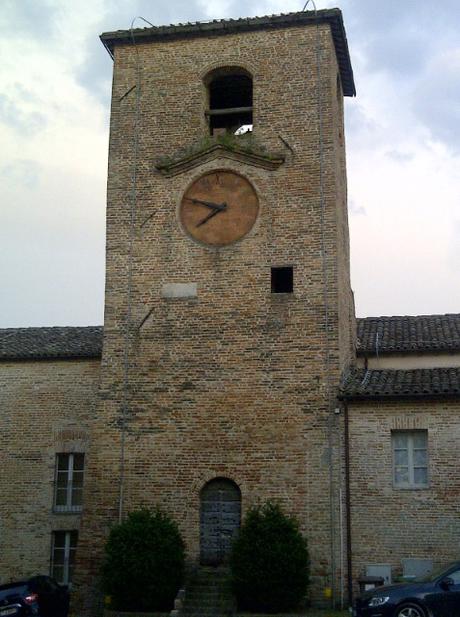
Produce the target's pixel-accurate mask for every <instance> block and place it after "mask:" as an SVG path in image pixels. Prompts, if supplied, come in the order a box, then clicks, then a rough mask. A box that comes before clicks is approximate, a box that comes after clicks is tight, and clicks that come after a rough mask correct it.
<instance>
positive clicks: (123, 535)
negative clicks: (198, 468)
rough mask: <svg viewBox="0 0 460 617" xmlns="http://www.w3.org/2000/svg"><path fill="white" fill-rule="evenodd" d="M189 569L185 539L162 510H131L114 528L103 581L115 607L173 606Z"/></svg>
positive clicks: (152, 608) (158, 608) (163, 608)
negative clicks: (185, 560) (185, 566)
mask: <svg viewBox="0 0 460 617" xmlns="http://www.w3.org/2000/svg"><path fill="white" fill-rule="evenodd" d="M183 573H184V542H183V540H182V537H181V535H180V533H179V529H178V527H177V525H176V523H175V522H174V521H173V520H172V519H171V518H170V517H169V516H168V515H167V514H165V513H164V512H162V511H161V510H158V509H157V510H154V511H151V510H146V509H144V510H138V511H135V512H131V513H130V514H129V515H128V517H127V519H126V520H125V521H123V522H122V523H121V524H119V525H116V526H114V527H112V529H111V531H110V535H109V538H108V540H107V544H106V546H105V560H104V564H103V568H102V582H103V588H104V591H105V593H107V594H108V595H109V596H110V597H111V606H112V607H113V608H114V609H116V610H127V611H166V610H171V608H172V606H173V604H174V598H175V596H176V593H177V591H178V589H179V587H180V584H181V582H182V578H183Z"/></svg>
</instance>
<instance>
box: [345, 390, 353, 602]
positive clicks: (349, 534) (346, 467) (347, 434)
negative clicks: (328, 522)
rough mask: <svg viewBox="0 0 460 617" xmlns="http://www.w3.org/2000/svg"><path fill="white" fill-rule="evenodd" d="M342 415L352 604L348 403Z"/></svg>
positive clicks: (349, 593)
mask: <svg viewBox="0 0 460 617" xmlns="http://www.w3.org/2000/svg"><path fill="white" fill-rule="evenodd" d="M344 417H345V508H346V519H347V570H348V585H347V587H348V605H349V606H352V604H353V579H352V573H353V562H352V550H351V505H350V500H351V494H350V431H349V415H348V404H347V403H346V401H345V402H344Z"/></svg>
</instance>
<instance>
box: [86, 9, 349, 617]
mask: <svg viewBox="0 0 460 617" xmlns="http://www.w3.org/2000/svg"><path fill="white" fill-rule="evenodd" d="M101 39H102V41H103V43H104V45H105V47H106V48H107V50H108V52H109V53H110V54H111V56H112V57H113V59H114V76H113V94H112V113H111V132H110V155H109V172H108V173H109V175H108V204H107V274H106V298H105V329H104V348H103V359H102V373H101V386H100V406H99V410H98V413H97V415H96V417H95V418H94V425H93V430H92V446H91V450H90V453H89V456H88V465H89V468H88V472H87V482H86V487H85V488H86V493H85V499H84V503H85V510H84V516H83V523H82V529H81V534H80V542H79V547H78V552H77V553H78V554H77V572H76V586H75V598H76V599H75V606H76V607H78V611H77V612H78V614H79V615H91V614H92V611H93V610H94V602H96V601H97V593H96V591H94V590H95V588H96V582H95V581H96V579H97V575H98V572H99V568H100V563H101V559H102V553H103V545H104V542H105V540H106V538H107V534H108V529H109V527H110V525H111V524H113V523H114V522H117V521H118V520H120V519H122V518H123V517H124V516H125V515H126V514H127V513H128V512H129V511H131V510H133V509H136V508H139V507H141V506H155V505H159V506H161V507H162V508H163V509H165V510H166V511H167V512H169V513H170V514H171V515H172V516H173V517H174V518H175V519H176V521H177V522H178V524H179V527H180V530H181V532H182V534H183V537H184V539H185V542H186V546H187V554H188V558H189V560H190V561H191V562H198V561H201V562H202V563H208V564H210V563H211V564H217V563H220V562H221V561H225V558H226V556H227V554H228V551H229V547H230V544H231V538H232V537H233V535H234V534H235V532H236V531H237V529H238V527H239V524H240V519H241V516H244V514H245V512H246V511H247V509H248V508H249V507H250V506H252V505H254V504H257V503H260V502H264V501H265V500H268V499H270V500H275V501H278V502H280V503H281V505H282V507H283V508H284V509H285V510H286V511H287V512H289V513H292V514H295V515H296V516H297V517H298V519H299V521H300V524H301V529H302V531H303V533H304V534H305V535H306V536H307V538H308V542H309V550H310V555H311V565H312V593H313V599H314V600H316V601H319V600H320V598H323V597H324V591H325V589H332V593H333V594H334V593H335V590H336V589H337V587H338V581H340V577H341V576H345V577H346V571H344V569H343V568H344V557H343V555H342V554H341V551H340V542H339V538H340V534H341V530H343V529H344V528H345V524H346V522H345V521H344V520H343V517H341V516H340V515H339V512H340V511H341V510H342V508H341V507H340V498H341V495H342V489H343V488H344V487H343V486H342V469H341V461H342V458H343V457H342V438H341V431H342V427H341V416H340V414H336V413H334V412H335V410H336V408H337V400H336V392H337V388H338V384H339V379H340V375H341V372H342V370H343V369H344V367H345V366H347V365H348V364H349V363H350V362H351V359H352V354H353V349H354V343H353V340H352V338H353V334H352V332H353V330H354V325H353V319H354V314H353V302H352V294H351V290H350V280H349V253H348V226H347V208H346V171H345V146H344V135H343V131H344V127H343V96H344V95H345V96H353V95H354V94H355V90H354V83H353V74H352V69H351V64H350V59H349V55H348V49H347V42H346V37H345V31H344V27H343V22H342V15H341V12H340V11H339V10H338V9H333V10H324V11H318V12H301V13H292V14H289V15H280V16H270V17H262V18H250V19H239V20H228V21H213V22H206V23H197V24H186V25H178V26H167V27H158V28H157V27H153V28H145V29H134V30H129V31H117V32H112V33H106V34H103V35H102V36H101ZM216 504H217V505H216ZM89 590H92V591H90V592H89ZM93 592H94V593H93ZM326 595H328V593H326Z"/></svg>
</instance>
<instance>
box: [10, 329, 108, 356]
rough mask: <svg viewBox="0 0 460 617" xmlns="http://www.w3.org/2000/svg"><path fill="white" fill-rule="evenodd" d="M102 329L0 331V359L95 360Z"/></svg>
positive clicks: (100, 344) (100, 346) (99, 353)
mask: <svg viewBox="0 0 460 617" xmlns="http://www.w3.org/2000/svg"><path fill="white" fill-rule="evenodd" d="M102 334H103V328H102V326H88V327H65V328H59V327H55V328H6V329H2V330H0V360H26V359H44V358H48V359H50V358H56V359H58V358H98V357H100V356H101V352H102Z"/></svg>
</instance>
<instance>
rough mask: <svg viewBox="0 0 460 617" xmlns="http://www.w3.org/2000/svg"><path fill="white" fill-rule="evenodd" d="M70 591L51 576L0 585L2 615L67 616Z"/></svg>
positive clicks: (5, 616) (2, 616) (6, 616)
mask: <svg viewBox="0 0 460 617" xmlns="http://www.w3.org/2000/svg"><path fill="white" fill-rule="evenodd" d="M68 611H69V592H68V589H67V587H65V586H63V585H59V584H58V583H56V581H55V580H54V579H52V578H50V577H49V576H33V577H32V578H29V579H28V580H25V581H18V582H16V583H8V584H6V585H0V617H23V616H24V617H25V616H26V615H34V616H35V617H67V613H68Z"/></svg>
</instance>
